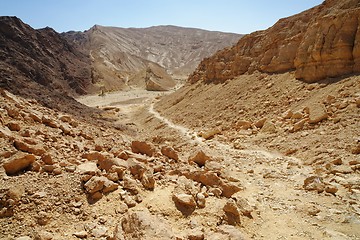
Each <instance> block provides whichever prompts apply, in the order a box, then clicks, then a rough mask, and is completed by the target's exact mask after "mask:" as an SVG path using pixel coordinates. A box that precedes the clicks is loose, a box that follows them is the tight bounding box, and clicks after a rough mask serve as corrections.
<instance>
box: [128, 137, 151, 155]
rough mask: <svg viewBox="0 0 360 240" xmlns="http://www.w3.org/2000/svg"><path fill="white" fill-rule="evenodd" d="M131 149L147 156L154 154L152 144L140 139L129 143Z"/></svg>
mask: <svg viewBox="0 0 360 240" xmlns="http://www.w3.org/2000/svg"><path fill="white" fill-rule="evenodd" d="M131 151H133V152H134V153H141V154H145V155H147V156H149V157H152V156H153V155H154V154H155V148H154V146H152V145H151V144H149V143H146V142H141V141H133V142H132V143H131Z"/></svg>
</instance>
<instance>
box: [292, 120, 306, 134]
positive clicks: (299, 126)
mask: <svg viewBox="0 0 360 240" xmlns="http://www.w3.org/2000/svg"><path fill="white" fill-rule="evenodd" d="M306 122H307V120H306V119H303V120H300V121H298V122H297V123H295V124H294V126H293V127H292V128H291V129H290V132H292V133H293V132H297V131H300V130H301V129H303V128H304V125H305V123H306Z"/></svg>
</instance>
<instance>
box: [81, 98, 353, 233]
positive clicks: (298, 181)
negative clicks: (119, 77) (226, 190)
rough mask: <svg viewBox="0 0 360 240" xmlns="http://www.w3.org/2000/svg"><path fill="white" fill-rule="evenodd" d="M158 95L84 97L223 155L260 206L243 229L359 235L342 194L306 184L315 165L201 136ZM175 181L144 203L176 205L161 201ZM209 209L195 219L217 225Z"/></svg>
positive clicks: (226, 167)
mask: <svg viewBox="0 0 360 240" xmlns="http://www.w3.org/2000/svg"><path fill="white" fill-rule="evenodd" d="M158 96H159V94H158V93H154V92H150V93H149V92H141V91H140V92H139V91H135V92H127V93H114V94H109V95H107V96H105V97H99V96H89V97H84V98H82V99H80V100H79V101H80V102H82V103H85V104H88V105H89V106H100V107H105V106H116V107H118V108H120V115H121V114H123V115H126V116H127V119H129V120H130V121H133V122H135V124H138V125H139V126H141V127H142V130H143V131H145V133H146V134H148V135H149V136H155V135H157V134H159V133H158V132H157V131H159V130H161V133H160V134H164V133H165V134H166V133H168V134H169V135H173V137H174V138H177V139H179V138H181V139H183V141H185V144H187V145H188V146H189V147H188V148H187V149H188V151H189V152H191V151H192V149H195V148H201V149H202V150H204V151H206V152H207V153H208V154H210V155H211V156H214V157H216V158H218V159H221V160H220V164H221V168H222V169H221V174H222V175H223V177H225V178H227V179H231V180H232V181H234V182H236V183H239V184H241V185H242V186H243V190H242V191H241V196H242V197H243V198H245V199H246V200H247V201H248V202H249V204H250V205H251V206H252V207H253V209H254V214H253V219H245V220H244V222H242V224H241V229H242V231H245V232H247V233H248V234H249V235H250V236H253V237H252V238H253V239H270V240H272V239H274V240H275V239H276V240H277V239H345V240H347V239H349V240H350V239H359V238H358V237H357V236H360V230H357V231H356V230H354V229H355V228H356V227H357V226H358V222H357V218H356V217H354V216H353V215H351V213H350V212H348V211H347V209H346V206H344V204H342V202H341V199H339V198H336V197H335V196H332V195H331V194H327V195H319V194H317V193H316V192H307V191H305V190H304V189H303V186H302V185H303V182H304V179H306V178H307V177H309V176H311V175H312V174H313V169H312V168H311V166H305V165H304V164H303V161H302V160H301V159H297V158H294V157H287V156H283V155H281V154H280V153H276V152H270V151H267V150H266V149H257V148H256V147H255V146H252V147H250V148H248V149H235V148H234V147H233V146H232V144H231V143H223V142H220V141H218V140H216V139H211V140H205V139H203V138H201V137H198V134H197V133H196V132H195V131H192V130H190V129H188V128H186V127H184V126H180V125H177V124H175V123H173V122H172V121H171V120H169V119H167V118H166V117H164V116H162V115H161V114H160V113H159V112H157V111H156V110H155V109H154V104H155V103H156V100H155V99H156V97H158ZM137 114H141V115H143V116H145V117H144V119H146V120H143V121H142V120H139V119H138V117H137ZM149 119H150V120H152V121H153V122H154V123H153V126H151V125H148V124H149ZM155 125H156V127H154V126H155ZM190 154H191V153H190ZM175 186H176V184H174V183H172V184H170V185H168V187H164V188H158V189H156V190H155V191H154V192H152V193H150V194H149V195H148V196H147V197H146V198H145V199H144V201H143V203H142V205H140V207H141V206H147V207H149V206H151V208H152V209H153V211H155V212H157V213H159V214H160V213H162V212H164V211H165V212H167V211H170V210H169V209H170V205H169V204H164V205H163V204H159V203H158V202H157V201H158V199H157V198H159V196H161V198H162V199H163V200H160V203H161V202H162V201H164V199H168V200H170V201H171V191H172V189H173V188H174V187H175ZM154 199H157V201H154ZM207 201H208V202H207V205H209V206H216V205H217V204H219V203H220V202H221V201H222V200H220V199H218V198H215V197H213V198H208V200H207ZM222 204H223V203H222ZM154 209H155V210H154ZM156 209H157V210H156ZM206 209H207V210H206V211H207V212H204V213H202V212H201V211H199V213H198V214H194V215H193V216H191V219H198V218H199V216H200V215H201V214H205V215H207V217H208V218H207V221H208V224H210V225H211V224H213V225H214V226H216V224H217V221H218V219H216V217H214V216H216V213H213V215H211V214H210V213H211V212H212V211H214V209H215V208H214V209H210V208H206ZM173 214H175V213H173ZM176 218H177V217H176ZM176 218H175V219H174V222H173V223H172V224H173V227H175V226H177V227H178V228H179V229H181V227H180V225H181V224H186V222H181V221H180V222H178V221H179V219H177V220H176ZM184 221H185V220H184ZM175 228H176V227H175ZM354 232H357V233H356V235H352V234H354Z"/></svg>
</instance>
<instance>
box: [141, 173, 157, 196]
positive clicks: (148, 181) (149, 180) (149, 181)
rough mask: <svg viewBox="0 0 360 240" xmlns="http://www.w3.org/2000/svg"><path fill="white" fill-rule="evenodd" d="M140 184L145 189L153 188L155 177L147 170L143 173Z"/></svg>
mask: <svg viewBox="0 0 360 240" xmlns="http://www.w3.org/2000/svg"><path fill="white" fill-rule="evenodd" d="M141 184H142V185H143V186H144V188H145V189H147V190H151V191H152V190H154V188H155V178H154V175H153V174H152V172H150V171H147V172H145V173H144V174H143V176H142V178H141Z"/></svg>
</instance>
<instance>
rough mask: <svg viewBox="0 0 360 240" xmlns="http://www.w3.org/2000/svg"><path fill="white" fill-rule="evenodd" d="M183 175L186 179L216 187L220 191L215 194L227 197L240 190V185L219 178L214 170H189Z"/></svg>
mask: <svg viewBox="0 0 360 240" xmlns="http://www.w3.org/2000/svg"><path fill="white" fill-rule="evenodd" d="M184 176H185V177H187V178H188V179H191V180H194V181H196V182H199V183H201V184H204V185H205V186H209V187H214V188H215V189H218V190H219V191H220V192H219V194H215V195H219V196H220V195H222V196H224V197H227V198H229V197H231V196H232V195H233V194H234V193H237V192H238V191H240V190H241V187H239V186H238V185H236V184H234V183H231V182H228V181H227V180H225V179H222V178H220V177H219V176H218V175H217V174H216V173H215V172H212V171H203V170H200V171H190V172H185V173H184Z"/></svg>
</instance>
